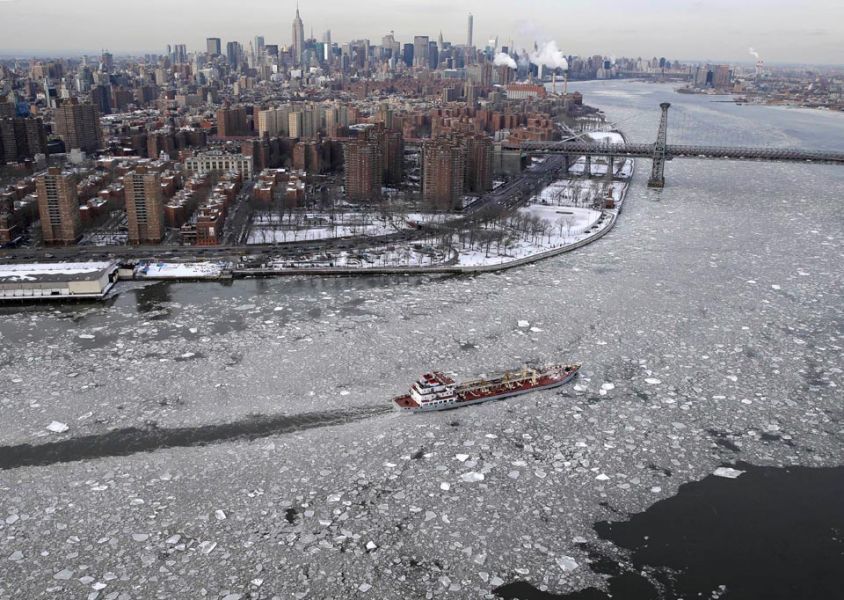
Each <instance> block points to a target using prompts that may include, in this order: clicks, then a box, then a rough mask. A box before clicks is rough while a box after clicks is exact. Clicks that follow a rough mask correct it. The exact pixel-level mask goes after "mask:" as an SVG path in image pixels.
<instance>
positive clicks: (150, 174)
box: [123, 165, 164, 244]
mask: <svg viewBox="0 0 844 600" xmlns="http://www.w3.org/2000/svg"><path fill="white" fill-rule="evenodd" d="M123 187H124V189H125V191H126V215H127V217H128V221H129V222H128V225H129V243H130V244H157V243H159V242H160V241H161V240H162V239H163V238H164V201H163V199H162V194H161V175H160V174H159V173H158V172H156V171H151V170H148V168H147V167H146V166H145V165H140V166H138V167H137V168H136V169H135V170H134V171H132V172H130V173H127V174H126V177H124V178H123Z"/></svg>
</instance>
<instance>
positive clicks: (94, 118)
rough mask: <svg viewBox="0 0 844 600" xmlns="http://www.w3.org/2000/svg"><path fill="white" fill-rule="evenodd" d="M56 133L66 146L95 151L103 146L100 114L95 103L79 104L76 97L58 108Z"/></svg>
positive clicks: (68, 148)
mask: <svg viewBox="0 0 844 600" xmlns="http://www.w3.org/2000/svg"><path fill="white" fill-rule="evenodd" d="M55 118H56V133H58V135H59V137H60V138H62V140H64V144H65V148H66V149H67V151H68V152H69V151H71V150H72V149H74V148H79V149H80V150H83V151H85V152H94V151H96V150H97V149H99V148H100V147H101V146H102V141H103V132H102V129H100V115H99V112H98V111H97V107H96V106H94V105H93V104H79V103H78V101H77V100H76V99H75V98H74V99H72V100H69V101H65V102H64V103H62V105H61V106H60V107H59V108H58V109H57V110H56V117H55Z"/></svg>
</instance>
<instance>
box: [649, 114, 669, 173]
mask: <svg viewBox="0 0 844 600" xmlns="http://www.w3.org/2000/svg"><path fill="white" fill-rule="evenodd" d="M659 107H660V108H661V109H662V118H661V119H660V121H659V132H658V133H657V136H656V144H654V158H653V169H652V170H651V178H650V179H649V180H648V187H652V188H664V187H665V153H666V146H667V145H668V109H669V108H670V107H671V104H669V103H668V102H663V103H662V104H660V105H659Z"/></svg>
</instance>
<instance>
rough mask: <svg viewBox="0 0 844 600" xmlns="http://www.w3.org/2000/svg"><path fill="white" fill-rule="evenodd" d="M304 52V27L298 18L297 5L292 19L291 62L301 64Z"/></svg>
mask: <svg viewBox="0 0 844 600" xmlns="http://www.w3.org/2000/svg"><path fill="white" fill-rule="evenodd" d="M304 50H305V26H304V24H303V23H302V18H301V17H300V16H299V5H298V4H297V5H296V18H295V19H293V62H294V64H296V65H301V64H302V53H303V52H304Z"/></svg>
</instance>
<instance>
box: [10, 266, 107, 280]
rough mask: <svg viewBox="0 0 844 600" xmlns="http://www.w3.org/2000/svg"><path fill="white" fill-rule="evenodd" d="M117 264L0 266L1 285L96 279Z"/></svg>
mask: <svg viewBox="0 0 844 600" xmlns="http://www.w3.org/2000/svg"><path fill="white" fill-rule="evenodd" d="M116 268H117V263H116V262H114V261H109V262H105V261H102V262H75V263H26V264H16V265H8V264H7V265H0V283H3V282H12V281H76V280H80V279H96V278H98V277H99V276H100V275H101V274H102V273H103V272H104V271H108V270H110V269H116Z"/></svg>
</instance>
